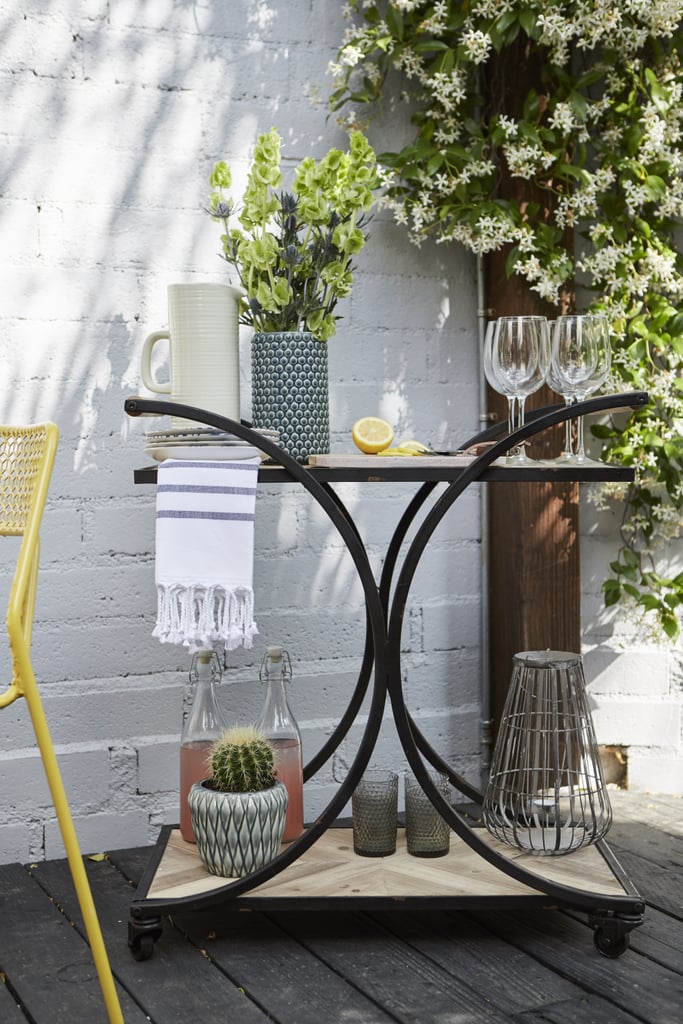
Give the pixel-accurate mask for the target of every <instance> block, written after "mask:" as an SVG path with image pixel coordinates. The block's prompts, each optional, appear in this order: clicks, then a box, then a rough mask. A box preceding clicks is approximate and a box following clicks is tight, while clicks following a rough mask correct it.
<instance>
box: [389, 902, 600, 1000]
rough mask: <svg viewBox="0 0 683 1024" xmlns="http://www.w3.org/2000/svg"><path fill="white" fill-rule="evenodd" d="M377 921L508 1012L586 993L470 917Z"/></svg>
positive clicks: (396, 915)
mask: <svg viewBox="0 0 683 1024" xmlns="http://www.w3.org/2000/svg"><path fill="white" fill-rule="evenodd" d="M372 918H373V920H375V921H376V922H377V923H378V924H379V925H381V926H383V927H385V928H386V929H387V930H388V931H391V932H392V933H393V934H394V935H396V936H399V937H400V939H401V940H402V941H403V942H405V943H408V944H410V945H411V946H412V947H413V948H414V949H416V950H418V951H419V952H420V954H422V955H423V956H426V957H429V958H430V959H431V960H433V961H434V963H436V964H438V965H439V966H440V967H441V968H442V969H443V970H445V971H448V972H455V973H457V974H458V975H459V976H460V977H462V978H466V979H467V980H468V984H471V985H473V986H474V987H475V988H477V989H479V990H480V991H485V992H486V998H487V1000H490V1001H491V1002H492V1003H493V1004H494V1005H495V1006H497V1007H498V1008H499V1009H501V1010H503V1011H505V1012H507V1013H514V1014H518V1013H523V1012H525V1011H529V1010H531V1009H534V1008H537V1009H538V1008H541V1007H544V1006H546V1005H547V1004H548V1003H550V1002H556V1001H557V1000H563V999H567V1000H569V999H575V998H577V997H578V996H580V995H581V989H579V988H578V987H577V986H576V985H575V984H573V983H572V982H570V981H567V980H566V979H565V978H562V977H558V975H557V974H555V973H554V972H553V971H552V970H550V969H549V968H547V967H545V966H544V965H543V964H540V963H538V961H537V960H535V959H534V958H533V957H531V956H529V955H528V954H527V953H525V952H524V951H523V950H519V949H515V948H513V947H510V946H509V945H508V944H507V943H505V942H502V941H501V940H500V939H498V938H497V937H496V936H493V935H492V934H491V932H490V931H488V930H486V929H485V928H482V927H481V926H480V925H479V924H478V923H477V922H476V921H473V920H472V919H471V918H470V917H468V916H467V915H462V914H451V915H446V914H431V913H429V912H427V911H421V912H413V913H411V914H403V913H401V912H399V911H382V912H374V911H373V913H372Z"/></svg>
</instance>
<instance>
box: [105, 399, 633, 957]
mask: <svg viewBox="0 0 683 1024" xmlns="http://www.w3.org/2000/svg"><path fill="white" fill-rule="evenodd" d="M647 401H648V396H647V394H646V393H644V392H630V393H627V394H620V395H610V396H604V397H600V398H593V399H589V400H587V401H584V402H580V403H578V404H576V405H573V406H571V407H565V406H552V407H548V408H547V409H544V410H540V411H538V412H537V413H535V414H534V416H533V418H532V419H530V420H529V422H527V423H526V424H525V426H523V427H521V428H518V429H517V430H515V431H514V432H513V433H512V434H510V435H506V436H505V437H503V438H502V439H500V440H497V441H494V442H493V443H492V444H490V446H488V447H487V448H485V450H484V451H483V452H482V454H479V455H477V456H476V457H472V456H470V457H467V456H458V455H454V456H451V455H443V456H438V457H428V456H427V457H421V456H420V457H415V458H411V459H401V460H393V459H388V460H386V461H385V460H384V459H381V460H379V459H377V458H376V457H374V456H365V457H361V458H353V459H349V460H347V461H348V463H349V464H346V465H345V464H344V461H343V460H342V464H341V465H340V464H338V461H339V460H335V459H334V458H333V457H330V459H329V464H328V465H320V466H310V467H309V466H303V465H300V464H299V463H298V462H296V461H295V460H293V459H292V458H291V457H290V456H288V455H287V454H286V453H285V452H283V451H282V449H280V448H279V447H278V446H277V445H276V444H274V443H273V442H272V441H271V440H268V439H267V438H265V437H263V436H261V435H257V434H255V433H254V431H252V430H251V429H250V427H248V426H246V425H245V424H243V423H237V422H235V421H232V420H229V419H226V418H224V417H222V416H218V415H215V414H213V413H210V412H207V411H205V410H201V409H195V408H192V407H189V406H182V405H178V404H176V403H170V402H164V401H157V400H149V399H143V398H137V397H132V398H129V399H127V400H126V402H125V410H126V412H127V413H128V414H129V415H130V416H140V415H153V416H161V415H171V414H172V415H175V416H182V417H183V418H186V419H190V420H194V421H196V422H198V423H201V424H204V425H206V426H210V427H214V428H217V429H219V430H223V431H228V432H231V433H233V434H234V435H236V436H237V437H239V438H242V439H244V440H247V441H249V442H250V443H251V444H255V445H256V446H257V447H258V448H259V449H260V450H261V451H262V452H263V453H264V455H265V456H266V457H267V458H268V460H269V462H270V464H268V463H264V464H262V466H261V468H260V470H259V480H260V481H267V482H268V483H285V484H286V483H298V484H299V485H301V486H303V487H304V488H305V489H306V490H307V491H308V492H309V494H310V495H311V496H312V497H313V498H314V499H315V500H316V501H317V503H318V504H319V506H320V507H321V508H322V510H323V511H324V512H325V513H326V515H327V516H328V518H329V520H330V522H331V523H332V525H333V526H334V527H335V528H336V530H337V531H338V533H339V535H340V537H341V539H342V541H343V542H344V544H345V545H346V547H347V549H348V552H349V554H350V556H351V558H352V560H353V562H354V566H355V569H356V572H357V573H358V576H359V579H360V581H361V584H362V586H363V591H364V596H365V603H366V622H367V630H366V638H365V649H364V654H363V658H362V662H361V666H360V671H359V676H358V681H357V683H356V686H355V689H354V691H353V693H352V695H351V698H350V700H349V703H348V706H347V708H346V710H345V711H344V713H343V714H342V716H341V717H340V720H339V722H338V723H337V725H336V727H335V729H334V731H333V733H332V735H331V736H330V737H329V739H328V740H327V742H326V743H324V745H323V746H322V747H321V749H320V750H319V751H318V752H317V754H316V755H315V757H313V758H312V760H311V761H310V762H309V763H308V764H307V765H306V766H305V768H304V779H305V780H308V779H310V778H312V777H313V776H315V774H316V773H317V772H318V771H319V770H320V768H321V767H322V766H323V765H324V764H326V762H327V761H328V760H329V758H330V757H331V756H332V754H333V753H334V752H335V750H336V749H337V748H338V747H339V745H340V744H341V743H342V741H343V739H344V737H345V736H346V735H347V733H348V731H349V729H350V728H351V725H352V724H353V723H354V722H355V720H356V718H357V716H358V713H359V710H360V708H361V706H362V705H363V702H364V698H365V697H366V694H368V692H369V695H370V703H369V713H368V715H367V724H366V726H365V729H364V732H363V735H362V738H361V741H360V744H359V747H358V751H357V753H356V756H355V758H354V760H353V762H352V764H351V766H350V768H349V771H348V774H347V776H346V778H345V779H344V781H343V782H342V783H341V784H340V786H339V789H338V790H337V792H336V794H335V795H334V797H333V799H332V800H331V801H330V803H329V804H328V805H327V807H326V808H325V809H324V811H323V812H322V813H321V814H320V815H319V817H318V818H317V819H316V821H315V822H312V823H311V824H309V825H308V826H307V827H306V829H305V831H304V833H303V834H302V835H301V836H300V837H299V838H298V839H295V840H294V841H293V842H291V843H289V844H287V845H286V846H283V847H282V850H281V852H280V854H279V855H278V856H277V857H276V858H275V859H274V860H273V861H271V862H270V863H269V864H267V865H266V866H265V867H263V868H261V869H259V870H258V871H256V872H254V873H253V874H251V875H248V876H246V877H243V878H237V879H224V878H217V877H216V876H213V875H209V874H208V873H207V872H206V871H205V869H204V867H203V865H202V864H201V862H200V860H199V856H198V854H197V852H196V849H195V847H194V846H192V845H191V844H189V843H185V842H183V840H182V839H181V838H180V834H179V831H178V829H177V828H176V827H169V826H167V827H164V828H163V829H162V830H161V833H160V836H159V840H158V842H157V845H156V847H154V850H153V853H152V856H151V859H150V863H149V865H148V867H147V870H146V871H145V873H144V875H143V878H142V879H141V881H140V885H139V888H138V892H137V895H136V898H135V899H134V900H133V902H132V904H131V908H130V920H129V947H130V949H131V952H132V955H133V956H134V957H135V958H136V959H138V960H145V959H148V958H149V957H150V956H151V955H152V953H153V949H154V944H155V942H156V941H157V940H158V939H159V938H160V936H161V933H162V916H163V915H166V914H171V913H172V914H182V913H183V912H194V911H199V910H213V911H216V912H220V913H222V914H223V913H225V912H227V911H228V910H247V909H260V910H275V909H277V910H283V909H286V908H287V907H296V909H298V910H301V909H311V910H316V909H317V910H320V909H325V910H330V909H334V908H335V907H337V908H341V907H343V908H344V909H351V908H354V909H372V908H375V909H377V908H380V907H381V908H384V909H388V908H394V909H396V908H399V907H409V906H413V907H414V906H421V907H423V908H424V907H432V908H436V907H438V908H441V909H464V908H471V909H472V908H475V907H476V908H485V907H486V908H489V909H490V908H494V907H496V908H501V909H510V908H512V907H516V906H524V907H528V908H548V909H551V908H559V907H565V908H573V909H575V910H579V911H581V912H583V913H585V914H586V915H587V918H588V922H589V924H590V925H591V926H592V928H593V934H594V942H595V946H596V948H597V949H598V950H599V951H600V953H602V954H604V955H605V956H608V957H612V958H614V957H618V956H620V955H621V954H622V953H623V952H625V950H626V949H627V948H628V945H629V932H630V931H631V930H632V929H633V928H636V927H637V926H638V925H640V924H641V923H642V921H643V914H644V902H643V900H642V898H641V897H640V896H639V894H638V892H637V891H636V890H635V888H634V887H633V885H632V884H631V882H630V880H629V879H628V877H627V876H626V874H625V872H624V871H623V869H622V868H621V866H620V865H619V863H618V861H617V860H616V858H615V857H614V855H613V853H612V852H611V850H610V849H609V846H608V845H607V843H605V842H604V841H600V842H599V843H597V844H595V845H594V846H589V847H586V848H585V849H582V850H578V851H576V852H574V853H572V854H571V855H569V856H562V857H539V856H536V855H533V854H530V853H525V852H522V851H520V850H518V849H515V848H512V847H509V846H506V845H504V844H502V843H500V842H498V841H497V840H496V839H494V838H493V837H492V836H490V835H489V833H488V832H487V831H486V829H484V828H482V827H480V825H479V823H478V821H477V820H476V815H469V814H468V813H466V811H465V810H463V809H458V807H460V803H459V802H458V807H456V806H454V805H453V803H452V802H449V801H448V800H446V799H445V798H444V797H443V796H442V795H441V793H439V792H438V790H437V789H436V787H435V786H434V785H433V784H432V783H431V780H430V775H429V770H430V768H436V769H438V771H440V772H443V773H445V774H446V775H447V776H448V778H449V780H450V782H451V785H452V786H453V788H454V789H455V791H456V793H457V794H460V796H461V797H462V798H463V799H464V800H465V801H468V802H470V803H471V804H473V805H475V806H476V805H480V804H481V801H482V794H481V793H480V792H479V791H478V790H477V789H476V787H474V786H472V785H471V784H470V783H469V782H468V781H467V780H466V779H464V778H463V777H462V776H460V775H459V774H458V773H456V772H455V771H453V769H452V768H451V767H450V766H449V765H448V764H447V763H446V762H445V761H444V760H443V759H442V758H441V756H440V755H439V754H438V753H437V751H435V750H434V749H433V748H432V747H431V746H430V744H429V743H428V742H427V740H426V739H425V737H424V736H423V735H422V733H421V732H420V730H419V728H418V727H417V725H416V723H415V722H414V721H413V719H412V717H411V714H410V711H409V709H408V707H407V706H406V701H405V697H404V693H403V686H402V682H401V679H402V674H401V633H402V626H403V618H404V613H405V608H406V604H407V601H408V596H409V592H410V587H411V583H412V580H413V577H414V574H415V572H416V569H417V567H418V565H419V562H420V558H421V556H422V554H423V552H424V550H425V548H426V547H427V545H428V543H429V541H430V538H431V537H432V535H433V533H434V531H435V529H436V528H437V526H438V525H439V523H440V522H441V520H442V519H443V517H444V516H445V515H446V513H447V512H449V510H450V509H451V506H452V505H453V504H454V503H455V502H456V500H457V499H458V498H459V497H460V496H461V495H462V494H463V493H464V491H465V490H466V489H467V487H469V486H470V485H471V484H473V483H475V482H480V481H481V482H486V483H495V482H496V481H508V482H510V481H528V480H537V481H541V480H545V481H548V480H550V481H552V480H579V481H591V480H594V481H598V480H608V481H630V480H632V479H633V472H632V470H630V469H628V468H625V467H619V466H611V465H608V464H604V465H600V466H594V465H591V466H587V467H579V468H578V469H577V467H571V466H562V465H559V466H558V465H553V466H552V467H548V466H544V465H543V464H542V463H540V464H539V463H534V462H530V463H528V464H527V465H524V466H520V467H518V466H509V465H506V464H505V461H504V460H503V459H502V456H504V455H505V454H506V452H508V451H509V450H510V449H511V448H513V447H515V446H517V445H519V444H520V443H522V442H524V441H526V440H528V439H529V438H531V437H532V436H534V435H536V434H539V433H541V432H542V431H544V430H546V429H547V428H548V427H551V426H553V425H555V424H556V423H560V422H563V421H565V420H567V419H569V418H573V417H576V416H581V415H586V414H588V413H594V412H604V411H608V410H612V411H614V410H619V409H635V408H641V407H642V406H644V405H645V404H646V403H647ZM489 433H490V432H489ZM482 436H483V435H479V436H478V437H477V438H476V439H472V440H481V439H482ZM323 461H324V460H323ZM397 463H400V464H397ZM501 463H502V464H501ZM134 479H135V482H136V483H154V482H155V481H156V468H155V467H153V466H151V467H146V468H143V469H139V470H136V471H135V474H134ZM347 481H354V482H357V481H361V482H367V483H368V484H370V485H378V484H381V483H382V482H385V481H393V482H399V481H400V482H406V481H407V482H414V483H416V484H418V485H419V486H418V488H417V490H416V492H415V493H414V495H413V497H412V499H411V500H410V501H409V503H408V504H407V507H406V509H405V511H404V512H403V514H402V516H401V518H400V520H399V522H398V525H397V526H396V529H395V530H394V533H393V536H392V537H391V540H390V542H389V545H388V547H387V551H386V556H385V559H384V564H383V568H382V571H381V576H380V579H379V580H376V579H375V576H374V574H373V571H372V569H371V567H370V562H369V558H368V554H367V552H366V550H365V547H364V544H363V540H362V538H361V536H360V534H359V532H358V529H357V527H356V525H355V524H354V522H353V520H352V518H351V515H350V514H349V512H348V510H347V509H346V508H345V507H344V505H343V503H342V501H341V499H340V498H339V496H338V495H337V494H336V492H335V490H334V486H333V485H334V484H335V483H342V482H347ZM439 485H441V487H440V488H439ZM429 499H431V501H430V500H429ZM413 525H414V526H415V532H414V536H413V538H412V540H411V541H410V543H409V544H408V545H407V546H406V548H405V551H402V547H403V542H404V540H405V538H406V535H407V533H408V530H409V529H410V527H411V526H413ZM387 697H388V698H389V701H390V705H391V712H392V715H393V719H394V723H395V726H396V729H397V732H398V736H399V739H400V742H401V744H402V747H403V750H404V752H405V755H406V758H407V760H408V763H409V765H410V767H411V769H412V771H413V772H414V774H415V775H416V777H417V779H418V781H419V782H420V784H421V785H422V787H423V789H424V790H425V792H426V793H427V794H428V796H429V798H430V799H431V801H432V803H433V804H434V806H435V807H436V808H437V809H438V810H439V812H440V813H441V814H442V816H443V817H444V818H445V819H446V820H447V821H448V823H449V824H450V826H451V828H452V830H453V832H454V833H455V835H454V837H453V838H454V840H455V841H454V842H452V843H451V850H450V852H449V854H448V855H446V856H445V857H441V858H439V860H438V861H436V860H426V861H419V860H416V859H415V858H413V857H409V856H408V854H407V851H406V847H405V837H404V835H403V834H402V831H403V830H399V839H398V845H397V852H396V853H395V854H394V855H392V856H391V857H386V858H378V859H377V860H375V859H366V858H362V857H358V856H356V855H355V854H354V853H353V844H352V840H351V831H350V828H348V826H347V827H340V826H342V823H341V822H340V820H339V815H340V813H341V812H342V810H343V808H344V807H345V806H346V804H347V803H348V801H349V800H350V798H351V794H352V792H353V790H354V789H355V787H356V785H357V783H358V781H359V780H360V777H361V775H362V774H363V771H364V769H365V767H366V766H367V764H368V763H369V760H370V756H371V754H372V751H373V748H374V745H375V743H376V740H377V737H378V735H379V731H380V725H381V721H382V715H383V711H384V707H385V703H386V699H387Z"/></svg>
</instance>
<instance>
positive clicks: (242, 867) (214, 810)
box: [188, 782, 287, 878]
mask: <svg viewBox="0 0 683 1024" xmlns="http://www.w3.org/2000/svg"><path fill="white" fill-rule="evenodd" d="M188 803H189V805H190V814H191V817H192V828H193V830H194V834H195V838H196V840H197V851H198V853H199V856H200V857H201V859H202V862H203V864H204V867H205V868H206V870H207V871H209V872H210V873H211V874H212V875H221V876H223V877H225V878H240V877H241V876H242V875H249V874H251V872H252V871H256V870H257V869H258V868H260V867H263V865H264V864H268V863H269V862H270V861H271V860H273V858H274V857H276V856H277V855H278V853H279V852H280V843H281V842H282V834H283V832H284V830H285V813H286V811H287V790H286V788H285V786H284V785H283V783H282V782H276V783H275V785H274V786H271V787H270V788H269V789H262V790H260V791H259V792H257V793H220V792H218V791H217V790H214V789H209V788H208V787H207V786H206V785H205V783H204V782H196V783H195V784H194V786H192V788H191V789H190V793H189V796H188Z"/></svg>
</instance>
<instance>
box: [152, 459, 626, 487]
mask: <svg viewBox="0 0 683 1024" xmlns="http://www.w3.org/2000/svg"><path fill="white" fill-rule="evenodd" d="M370 458H372V456H370ZM401 461H402V462H408V463H409V465H400V466H399V465H391V466H389V465H382V463H381V461H380V460H379V459H376V460H375V461H373V462H372V463H371V464H368V465H367V466H365V465H364V466H359V465H357V464H356V465H351V466H345V465H335V466H307V467H304V468H305V470H306V472H307V473H310V474H311V476H312V477H315V479H316V480H319V481H320V482H321V483H427V482H429V481H435V482H437V483H438V482H445V483H451V482H453V481H454V480H457V479H458V477H459V476H460V475H461V473H463V472H464V468H465V467H463V465H462V464H461V462H460V459H456V458H455V457H454V459H453V463H454V464H453V465H448V464H444V461H443V459H441V460H439V464H438V465H434V464H433V463H432V464H431V465H429V463H430V462H432V460H431V459H429V458H422V457H421V456H416V457H415V458H410V459H405V460H403V459H402V460H401ZM457 463H460V464H457ZM133 479H134V481H135V483H136V484H155V483H156V480H157V466H155V465H154V466H143V467H141V468H139V469H135V470H134V471H133ZM258 479H259V483H261V484H268V483H273V484H275V483H277V484H282V483H295V482H296V481H295V480H294V478H293V477H292V476H291V475H290V474H289V472H288V471H287V470H286V469H283V467H282V466H278V465H275V464H272V463H262V465H261V467H260V469H259V476H258ZM481 480H482V481H483V482H485V483H519V482H522V481H550V482H560V481H579V482H583V483H590V482H591V481H593V482H598V481H609V482H623V483H629V482H630V481H632V480H633V470H632V469H629V468H627V467H625V466H610V465H608V464H607V463H604V464H603V465H601V466H582V467H580V468H577V467H575V466H559V465H558V466H548V465H544V464H543V463H542V462H540V461H539V462H533V461H532V462H531V465H530V466H505V465H493V466H490V467H489V469H487V470H486V471H485V472H484V473H483V474H482V476H481Z"/></svg>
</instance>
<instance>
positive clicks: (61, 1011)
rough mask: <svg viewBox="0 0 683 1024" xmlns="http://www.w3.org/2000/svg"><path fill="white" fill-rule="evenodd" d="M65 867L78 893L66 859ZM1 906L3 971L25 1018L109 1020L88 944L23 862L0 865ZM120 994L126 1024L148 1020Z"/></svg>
mask: <svg viewBox="0 0 683 1024" xmlns="http://www.w3.org/2000/svg"><path fill="white" fill-rule="evenodd" d="M59 863H60V864H61V865H63V870H64V871H65V872H66V874H67V876H68V878H69V886H70V888H71V890H72V892H73V885H72V883H71V875H70V874H69V873H68V868H67V867H66V861H61V862H59ZM74 899H75V894H74ZM0 908H1V913H2V928H0V970H2V972H3V974H4V975H5V976H6V978H7V982H8V983H9V985H10V986H11V988H12V991H13V992H14V993H15V995H16V999H17V1001H18V1002H19V1003H20V1004H21V1006H22V1007H23V1008H24V1016H21V1017H19V1020H23V1021H24V1022H25V1021H26V1020H27V1019H29V1020H35V1021H39V1022H41V1024H42V1022H43V1021H44V1022H45V1024H47V1022H48V1021H49V1022H51V1024H67V1022H68V1024H72V1022H73V1021H88V1024H99V1022H104V1021H106V1020H107V1014H106V1010H105V1006H104V1001H103V998H102V992H101V989H100V986H99V981H98V979H97V972H96V970H95V965H94V963H93V960H92V957H91V955H90V949H89V947H88V945H87V944H86V942H85V941H84V940H83V938H82V937H81V936H80V935H79V934H78V932H77V931H75V930H74V928H73V927H72V926H71V924H70V923H69V921H68V920H67V918H66V917H65V916H64V915H63V914H62V913H61V912H60V910H59V907H58V906H56V905H55V904H54V903H53V902H52V901H51V900H50V899H49V898H48V897H47V896H46V895H45V893H44V892H43V890H42V889H41V888H40V886H39V885H37V884H36V882H35V880H34V879H33V878H32V877H31V875H30V874H29V872H28V871H26V870H25V869H24V868H22V867H20V866H19V865H18V864H10V865H5V866H3V867H0ZM118 995H119V1000H120V1002H121V1009H122V1011H123V1013H124V1016H125V1020H126V1024H128V1022H130V1024H142V1022H144V1021H146V1017H145V1015H144V1014H143V1013H142V1012H141V1011H140V1009H139V1008H138V1007H137V1006H136V1005H135V1003H134V1002H133V1001H132V1000H131V999H130V997H129V996H128V994H127V993H126V992H125V991H123V990H122V989H121V987H120V986H118ZM15 1005H16V1003H15ZM10 1019H11V1018H10ZM3 1020H4V1018H3Z"/></svg>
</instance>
